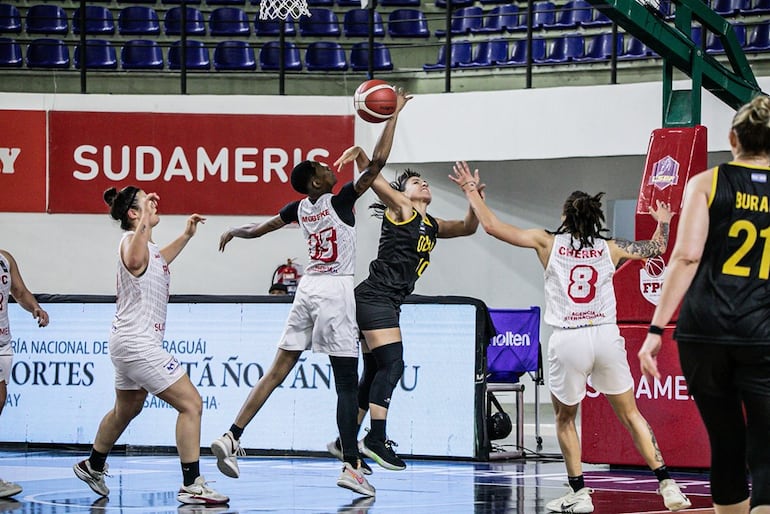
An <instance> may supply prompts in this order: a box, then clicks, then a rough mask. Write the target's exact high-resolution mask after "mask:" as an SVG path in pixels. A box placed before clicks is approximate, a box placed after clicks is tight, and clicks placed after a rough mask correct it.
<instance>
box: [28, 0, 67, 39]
mask: <svg viewBox="0 0 770 514" xmlns="http://www.w3.org/2000/svg"><path fill="white" fill-rule="evenodd" d="M68 31H69V25H68V23H67V13H65V12H64V9H63V8H62V7H61V6H59V5H55V4H38V5H33V6H32V7H30V8H29V9H28V10H27V33H28V34H66V33H67V32H68Z"/></svg>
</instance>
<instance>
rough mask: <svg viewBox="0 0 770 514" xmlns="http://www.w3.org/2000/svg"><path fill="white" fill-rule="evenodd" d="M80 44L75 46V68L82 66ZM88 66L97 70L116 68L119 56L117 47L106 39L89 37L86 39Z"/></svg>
mask: <svg viewBox="0 0 770 514" xmlns="http://www.w3.org/2000/svg"><path fill="white" fill-rule="evenodd" d="M81 52H82V49H81V47H80V45H77V46H76V47H75V54H74V56H73V62H74V63H75V68H78V69H79V68H80V61H81V59H80V54H81ZM85 53H86V68H87V69H97V70H114V69H117V67H118V56H117V55H116V53H115V48H114V47H113V46H112V44H110V42H109V41H107V40H104V39H89V40H88V41H86V52H85Z"/></svg>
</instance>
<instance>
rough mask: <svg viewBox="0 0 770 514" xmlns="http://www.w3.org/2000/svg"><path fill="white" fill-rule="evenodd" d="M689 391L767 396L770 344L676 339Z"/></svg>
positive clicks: (769, 385) (769, 392) (769, 375)
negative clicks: (736, 343) (747, 393)
mask: <svg viewBox="0 0 770 514" xmlns="http://www.w3.org/2000/svg"><path fill="white" fill-rule="evenodd" d="M678 345H679V361H680V364H681V366H682V372H683V373H684V377H685V379H686V380H687V388H688V389H689V391H690V394H704V395H708V396H717V397H726V396H732V395H734V394H735V393H738V394H740V392H741V391H746V392H749V393H754V394H759V395H762V396H770V345H730V344H718V343H704V342H693V341H679V342H678Z"/></svg>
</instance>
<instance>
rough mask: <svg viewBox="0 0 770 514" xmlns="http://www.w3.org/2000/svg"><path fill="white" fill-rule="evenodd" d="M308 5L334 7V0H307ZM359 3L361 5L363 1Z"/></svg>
mask: <svg viewBox="0 0 770 514" xmlns="http://www.w3.org/2000/svg"><path fill="white" fill-rule="evenodd" d="M307 5H308V6H310V7H327V8H329V9H331V8H332V7H334V0H307ZM358 5H361V2H359V3H358Z"/></svg>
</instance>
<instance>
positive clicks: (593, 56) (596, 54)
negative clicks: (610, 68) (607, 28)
mask: <svg viewBox="0 0 770 514" xmlns="http://www.w3.org/2000/svg"><path fill="white" fill-rule="evenodd" d="M622 54H623V34H618V37H617V38H615V56H616V57H619V56H620V55H622ZM611 57H612V33H605V34H597V35H595V36H593V37H592V38H591V39H590V40H589V41H588V49H587V50H586V53H585V56H584V57H581V58H579V59H576V60H577V61H589V62H590V61H606V60H608V59H610V58H611Z"/></svg>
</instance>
